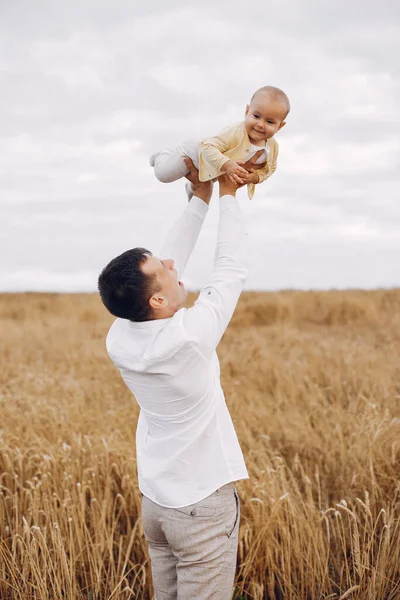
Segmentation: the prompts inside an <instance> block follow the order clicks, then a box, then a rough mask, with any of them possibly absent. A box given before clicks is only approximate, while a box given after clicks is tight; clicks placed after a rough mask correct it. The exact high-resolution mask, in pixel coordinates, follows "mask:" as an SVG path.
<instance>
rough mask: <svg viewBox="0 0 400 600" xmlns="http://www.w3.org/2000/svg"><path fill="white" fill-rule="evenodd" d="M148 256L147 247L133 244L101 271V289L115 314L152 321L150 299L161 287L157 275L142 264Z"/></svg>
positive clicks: (107, 304)
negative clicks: (158, 285)
mask: <svg viewBox="0 0 400 600" xmlns="http://www.w3.org/2000/svg"><path fill="white" fill-rule="evenodd" d="M148 256H152V253H151V252H150V250H146V248H133V250H127V251H126V252H124V253H123V254H120V255H119V256H117V257H116V258H114V259H113V260H112V261H111V262H109V263H108V265H107V266H106V267H104V269H103V270H102V272H101V273H100V276H99V279H98V289H99V292H100V297H101V299H102V301H103V304H104V306H105V307H106V308H107V309H108V310H109V311H110V313H111V314H112V315H114V316H115V317H120V318H121V319H129V320H130V321H150V320H151V317H152V311H151V307H150V305H149V300H150V298H151V296H152V294H153V293H154V292H155V291H157V289H156V288H157V280H156V277H155V275H145V274H144V273H143V271H142V268H141V267H142V265H143V263H144V262H145V261H146V258H147V257H148Z"/></svg>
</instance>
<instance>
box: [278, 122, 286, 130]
mask: <svg viewBox="0 0 400 600" xmlns="http://www.w3.org/2000/svg"><path fill="white" fill-rule="evenodd" d="M285 125H286V121H282V123H281V124H280V125H279V127H278V131H279V130H280V129H282V127H285Z"/></svg>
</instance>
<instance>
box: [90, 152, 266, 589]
mask: <svg viewBox="0 0 400 600" xmlns="http://www.w3.org/2000/svg"><path fill="white" fill-rule="evenodd" d="M261 152H262V150H260V152H258V153H257V154H256V155H255V156H254V157H253V158H252V160H251V161H248V163H245V165H244V166H245V168H246V169H247V170H249V171H251V170H252V169H253V168H254V165H255V162H256V160H257V159H258V157H259V156H260V154H261ZM185 160H186V161H187V162H186V164H187V166H188V169H189V174H188V175H187V179H188V180H189V181H190V182H191V183H192V185H193V187H194V196H193V198H192V199H191V200H190V202H189V204H188V205H187V206H186V208H185V210H184V211H183V214H182V215H181V217H180V218H179V219H178V221H177V222H176V223H175V225H174V226H173V227H172V229H171V231H170V233H169V235H168V237H167V240H166V242H165V244H164V247H163V249H162V252H161V257H162V258H161V259H160V258H157V257H156V256H153V255H152V254H151V253H150V252H149V251H148V250H145V249H143V248H135V249H133V250H128V251H127V252H124V253H123V254H122V255H120V256H118V257H117V258H115V259H114V260H112V261H111V262H110V263H109V264H108V265H107V266H106V267H105V269H104V270H103V271H102V273H101V275H100V277H99V291H100V295H101V298H102V300H103V302H104V304H105V306H106V307H107V308H108V310H109V311H110V312H111V313H112V314H113V315H115V316H117V317H119V318H117V320H116V321H115V322H114V323H113V325H112V326H111V329H110V331H109V334H108V336H107V350H108V352H109V355H110V357H111V359H112V360H113V362H114V363H115V365H116V366H117V367H118V369H119V370H120V372H121V375H122V378H123V379H124V381H125V383H126V385H127V386H128V387H129V389H130V390H131V391H132V393H133V394H134V395H135V397H136V400H137V402H138V403H139V405H140V409H141V410H140V416H139V420H138V426H137V432H136V447H137V465H138V476H139V488H140V490H141V492H142V494H143V501H142V520H143V528H144V533H145V537H146V540H147V543H148V546H149V554H150V559H151V566H152V575H153V582H154V588H155V594H156V599H157V600H173V599H174V600H176V599H177V598H179V600H208V599H211V598H213V599H218V600H228V599H230V598H231V597H232V587H233V582H234V577H235V567H236V555H237V546H238V532H239V520H240V503H239V497H238V494H237V491H236V485H235V482H236V481H237V480H239V479H246V478H248V474H247V470H246V465H245V462H244V459H243V455H242V452H241V449H240V446H239V442H238V439H237V436H236V433H235V429H234V426H233V423H232V420H231V417H230V414H229V411H228V408H227V406H226V403H225V398H224V394H223V391H222V388H221V384H220V371H219V361H218V357H217V354H216V347H217V346H218V343H219V341H220V339H221V337H222V335H223V333H224V331H225V330H226V327H227V326H228V323H229V321H230V319H231V317H232V314H233V312H234V310H235V306H236V304H237V301H238V299H239V296H240V293H241V291H242V289H243V285H244V282H245V280H246V276H247V266H246V260H245V241H246V237H245V227H244V219H243V216H242V213H241V211H240V208H239V205H238V203H237V201H236V198H235V194H236V190H237V184H234V183H232V182H231V181H230V180H229V179H228V177H227V176H223V177H221V178H220V179H219V192H220V199H219V210H220V217H219V227H218V239H217V247H216V255H215V264H214V270H213V273H212V275H211V277H210V279H209V281H208V282H207V284H206V285H205V286H204V287H203V288H202V290H201V292H200V295H199V298H198V300H197V301H196V303H195V305H194V306H193V307H192V308H190V309H185V308H183V305H184V302H185V300H186V297H187V292H186V290H185V287H184V285H183V283H182V282H181V281H180V277H181V276H182V273H183V271H184V269H185V267H186V264H187V262H188V260H189V257H190V255H191V253H192V250H193V248H194V245H195V243H196V241H197V238H198V235H199V233H200V230H201V228H202V225H203V222H204V219H205V216H206V214H207V211H208V205H209V203H210V199H211V193H212V183H211V182H205V183H201V182H200V181H199V178H198V172H197V170H196V169H195V167H194V165H193V163H192V162H191V161H190V159H185Z"/></svg>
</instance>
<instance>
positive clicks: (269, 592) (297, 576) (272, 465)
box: [0, 290, 400, 600]
mask: <svg viewBox="0 0 400 600" xmlns="http://www.w3.org/2000/svg"><path fill="white" fill-rule="evenodd" d="M0 310H1V313H2V322H1V341H2V344H1V366H0V377H1V384H2V385H1V397H0V597H1V598H2V599H4V600H6V599H8V598H12V599H21V600H22V599H23V600H29V599H31V598H32V599H33V598H34V599H35V600H48V599H57V600H58V599H62V598H69V599H83V598H84V599H87V600H95V599H109V600H111V599H113V600H114V599H117V598H118V599H128V598H129V599H149V598H151V594H152V589H151V580H150V569H149V562H148V557H147V551H146V548H145V545H144V541H143V531H142V527H141V523H140V520H138V514H139V511H140V494H139V491H138V488H137V478H136V463H135V446H134V433H135V427H136V419H137V416H138V410H137V406H136V404H135V402H134V400H133V398H132V397H131V396H130V393H129V392H128V390H127V389H126V388H125V387H124V384H123V383H122V381H121V380H120V377H119V374H118V372H117V371H116V370H115V369H114V367H113V365H112V364H111V362H110V361H109V359H108V357H107V355H106V352H105V346H104V338H105V335H106V332H107V329H108V327H109V325H110V323H111V321H112V319H111V317H109V316H108V314H107V313H106V311H105V310H104V309H103V307H102V306H101V304H100V301H99V299H98V298H97V296H95V295H87V296H85V295H78V296H72V295H45V294H42V295H41V294H22V295H2V296H0ZM399 351H400V291H399V290H392V291H376V292H329V293H312V292H309V293H300V292H284V293H277V294H247V295H244V296H243V298H242V300H241V302H240V305H239V308H238V310H237V313H236V315H235V317H234V319H233V322H232V324H231V326H230V329H229V330H228V332H227V333H226V335H225V336H224V339H223V342H222V344H221V347H220V358H221V367H222V378H223V385H224V389H225V392H226V397H227V402H228V405H229V407H230V409H231V413H232V416H233V419H234V421H235V425H236V429H237V433H238V436H239V439H240V442H241V445H242V448H243V451H244V454H245V457H246V462H247V465H248V468H249V471H250V475H251V479H250V480H249V481H246V482H241V483H240V484H239V491H240V495H241V498H242V523H241V532H240V545H239V556H238V568H237V581H236V586H237V594H236V596H237V598H242V599H246V600H248V599H254V600H261V599H263V598H271V599H282V598H285V599H293V600H294V599H296V600H306V599H309V600H314V599H316V600H317V599H318V600H322V599H324V598H325V599H328V598H329V599H330V600H333V599H337V600H339V598H342V599H345V598H349V599H351V600H355V599H363V600H364V599H365V600H369V599H371V600H372V599H376V600H383V599H387V600H395V599H398V598H400V583H399V581H400V543H399V539H400V537H399V536H400V521H399V517H400V498H399V496H400V487H399V479H400V419H399V416H400V410H399V408H400V377H399V375H400V373H399Z"/></svg>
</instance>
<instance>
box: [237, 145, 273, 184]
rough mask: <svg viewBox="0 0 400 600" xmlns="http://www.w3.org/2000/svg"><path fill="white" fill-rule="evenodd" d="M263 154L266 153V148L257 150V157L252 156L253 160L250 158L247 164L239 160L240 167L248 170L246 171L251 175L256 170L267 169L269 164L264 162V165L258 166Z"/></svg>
mask: <svg viewBox="0 0 400 600" xmlns="http://www.w3.org/2000/svg"><path fill="white" fill-rule="evenodd" d="M263 152H264V148H261V150H257V152H256V153H255V155H254V156H252V157H251V158H249V160H248V161H247V162H243V161H242V160H238V165H240V166H241V167H243V169H246V171H248V172H249V173H253V172H254V171H255V170H256V169H262V168H263V167H265V165H266V164H267V163H266V162H264V163H261V164H259V165H258V164H257V160H258V159H259V158H260V156H261V154H262V153H263ZM248 183H258V181H257V182H248Z"/></svg>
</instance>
